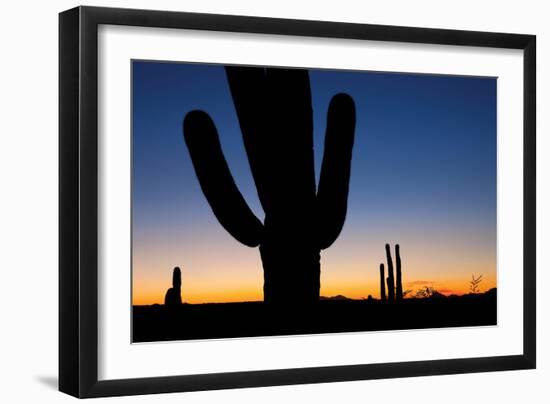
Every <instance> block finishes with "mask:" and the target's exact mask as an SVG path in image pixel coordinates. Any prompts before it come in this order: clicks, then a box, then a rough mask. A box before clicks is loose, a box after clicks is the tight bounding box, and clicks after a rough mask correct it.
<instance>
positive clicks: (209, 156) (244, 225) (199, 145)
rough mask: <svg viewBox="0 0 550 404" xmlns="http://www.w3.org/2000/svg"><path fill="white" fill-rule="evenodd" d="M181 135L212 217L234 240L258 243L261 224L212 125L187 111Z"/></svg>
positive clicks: (206, 118) (199, 113) (205, 117)
mask: <svg viewBox="0 0 550 404" xmlns="http://www.w3.org/2000/svg"><path fill="white" fill-rule="evenodd" d="M183 133H184V138H185V143H186V144H187V148H188V150H189V154H190V156H191V161H192V162H193V166H194V168H195V173H196V175H197V178H198V180H199V184H200V186H201V189H202V192H203V193H204V196H205V197H206V199H207V201H208V203H209V204H210V207H211V208H212V211H213V212H214V215H215V216H216V218H217V219H218V221H219V222H220V224H221V225H222V226H223V227H224V228H225V230H227V232H228V233H229V234H231V235H232V236H233V237H234V238H235V239H237V240H238V241H240V242H241V243H243V244H245V245H247V246H249V247H256V246H257V245H259V244H260V242H261V236H262V230H263V225H262V223H261V222H260V220H259V219H258V218H257V217H256V216H255V215H254V213H252V211H251V210H250V208H249V206H248V205H247V203H246V201H245V200H244V198H243V196H242V194H241V193H240V191H239V189H238V188H237V185H236V184H235V181H234V180H233V176H232V175H231V172H230V171H229V167H228V165H227V162H226V160H225V157H224V155H223V152H222V149H221V145H220V140H219V138H218V133H217V130H216V127H215V125H214V122H212V120H211V119H210V117H209V116H208V114H207V113H205V112H203V111H191V112H189V113H188V114H187V115H186V116H185V119H184V122H183Z"/></svg>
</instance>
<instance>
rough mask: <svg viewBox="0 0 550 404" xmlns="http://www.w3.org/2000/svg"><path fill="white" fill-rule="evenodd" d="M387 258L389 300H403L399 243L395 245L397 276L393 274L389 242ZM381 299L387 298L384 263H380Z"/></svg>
mask: <svg viewBox="0 0 550 404" xmlns="http://www.w3.org/2000/svg"><path fill="white" fill-rule="evenodd" d="M386 260H387V262H388V277H387V278H386V282H387V285H388V301H390V302H393V301H396V300H397V301H401V300H403V281H402V279H401V255H400V254H399V244H396V245H395V265H396V268H395V278H394V276H393V261H392V257H391V251H390V245H389V244H386ZM382 296H383V297H382ZM380 299H381V300H386V293H385V290H384V264H380Z"/></svg>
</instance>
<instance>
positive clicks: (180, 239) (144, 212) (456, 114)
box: [132, 61, 497, 304]
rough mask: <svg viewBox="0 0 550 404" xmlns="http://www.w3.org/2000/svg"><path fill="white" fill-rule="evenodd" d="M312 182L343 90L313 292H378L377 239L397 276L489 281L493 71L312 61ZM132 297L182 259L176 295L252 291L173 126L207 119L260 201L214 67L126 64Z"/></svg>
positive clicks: (254, 200) (250, 262)
mask: <svg viewBox="0 0 550 404" xmlns="http://www.w3.org/2000/svg"><path fill="white" fill-rule="evenodd" d="M310 80H311V90H312V101H313V110H314V143H315V167H316V175H317V179H318V178H319V168H320V164H321V159H322V156H323V142H324V131H325V124H326V114H327V108H328V104H329V101H330V99H331V97H332V96H333V95H335V94H337V93H340V92H345V93H348V94H349V95H351V96H352V97H353V99H354V101H355V105H356V113H357V124H356V133H355V145H354V148H353V159H352V168H351V181H350V191H349V201H348V214H347V217H346V222H345V225H344V228H343V230H342V233H341V234H340V237H339V238H338V239H337V240H336V242H335V243H334V244H333V245H332V246H331V247H330V248H328V249H327V250H323V251H322V252H321V295H323V296H334V295H337V294H341V295H345V296H347V297H350V298H363V297H367V296H368V295H369V294H370V295H372V296H373V297H376V298H378V297H379V269H378V267H379V264H380V263H382V262H383V263H385V252H384V245H385V243H391V244H392V250H393V244H394V243H399V244H400V245H401V257H402V262H403V287H404V289H412V290H415V291H416V289H418V288H419V287H421V286H423V285H428V286H433V287H434V288H435V289H437V290H439V291H440V292H443V293H445V294H450V293H464V292H467V290H468V287H469V284H468V280H469V279H470V278H471V275H472V274H473V273H475V274H483V278H484V280H483V282H482V283H481V285H480V287H481V290H482V291H485V290H487V289H489V288H492V287H495V286H496V88H497V81H496V79H495V78H474V77H451V76H434V75H418V74H395V73H391V74H390V73H370V72H350V71H334V70H333V71H330V70H311V71H310ZM132 91H133V93H132V103H133V118H132V119H133V121H132V126H133V133H132V142H133V149H132V156H133V182H132V209H133V210H132V215H133V217H132V226H133V228H132V232H133V234H132V238H133V249H132V271H133V273H132V275H133V296H132V300H133V303H134V304H153V303H162V302H163V300H164V295H165V293H166V290H167V289H168V288H169V287H170V286H171V277H172V269H173V267H174V266H179V267H181V269H182V300H183V301H184V302H188V303H202V302H228V301H245V300H246V301H249V300H262V299H263V294H262V287H263V271H262V264H261V260H260V255H259V251H258V249H257V248H249V247H246V246H244V245H242V244H240V243H239V242H238V241H236V240H235V239H233V238H232V237H231V236H230V235H229V234H228V233H227V232H226V231H225V230H224V229H223V228H222V227H221V225H220V224H219V223H218V222H217V220H216V218H215V217H214V215H213V213H212V211H211V209H210V206H209V205H208V203H207V201H206V199H205V197H204V196H203V194H202V192H201V190H200V187H199V183H198V180H197V179H196V176H195V173H194V170H193V167H192V164H191V160H190V157H189V153H188V151H187V147H186V145H185V143H184V140H183V135H182V120H183V118H184V116H185V114H186V113H187V112H189V111H190V110H193V109H201V110H204V111H206V112H208V113H209V114H210V116H211V117H212V119H213V120H214V122H215V124H216V126H217V129H218V132H219V134H220V141H221V143H222V147H223V151H224V153H225V157H226V159H227V161H228V164H229V167H230V168H231V172H232V173H233V176H234V178H235V181H236V183H237V185H238V186H239V188H240V190H241V192H242V194H243V195H244V197H245V199H246V200H247V202H248V204H249V205H250V207H251V209H252V210H253V211H254V212H255V213H256V215H257V216H258V217H259V218H260V219H262V220H263V216H264V214H263V210H262V208H261V205H260V203H259V200H258V196H257V194H256V188H255V186H254V182H253V180H252V174H251V172H250V168H249V165H248V160H247V157H246V153H245V150H244V145H243V141H242V137H241V134H240V129H239V125H238V121H237V117H236V113H235V109H234V106H233V103H232V100H231V95H230V92H229V87H228V84H227V81H226V78H225V73H224V70H223V66H220V65H203V64H185V63H161V62H142V61H134V62H133V63H132Z"/></svg>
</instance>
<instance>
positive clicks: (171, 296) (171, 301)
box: [164, 267, 181, 306]
mask: <svg viewBox="0 0 550 404" xmlns="http://www.w3.org/2000/svg"><path fill="white" fill-rule="evenodd" d="M164 304H165V305H167V306H175V305H177V304H181V270H180V268H179V267H175V268H174V272H173V273H172V287H171V288H170V289H168V290H167V291H166V296H165V297H164Z"/></svg>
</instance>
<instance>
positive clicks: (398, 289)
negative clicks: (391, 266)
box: [395, 244, 403, 302]
mask: <svg viewBox="0 0 550 404" xmlns="http://www.w3.org/2000/svg"><path fill="white" fill-rule="evenodd" d="M395 299H396V300H397V301H398V302H399V301H401V300H403V281H402V279H401V255H400V254H399V244H396V245H395Z"/></svg>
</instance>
